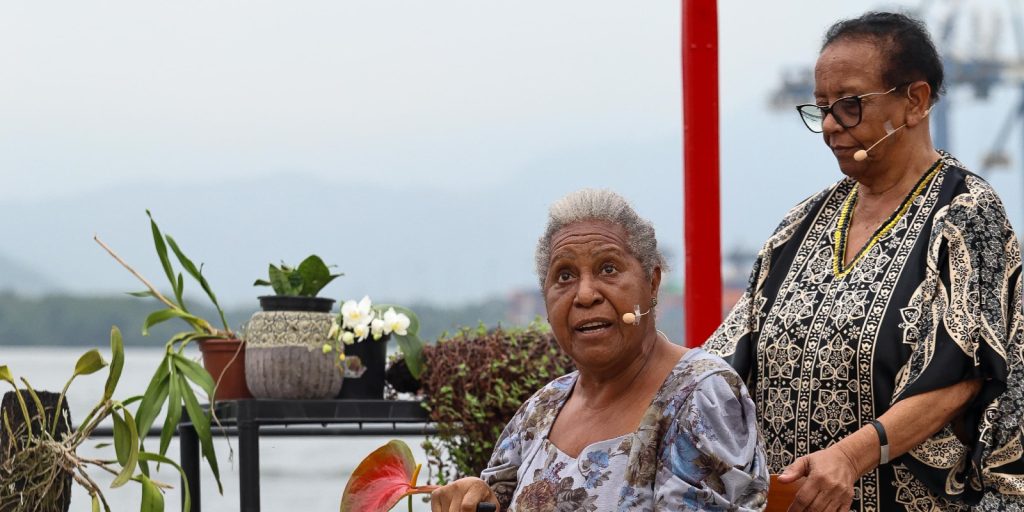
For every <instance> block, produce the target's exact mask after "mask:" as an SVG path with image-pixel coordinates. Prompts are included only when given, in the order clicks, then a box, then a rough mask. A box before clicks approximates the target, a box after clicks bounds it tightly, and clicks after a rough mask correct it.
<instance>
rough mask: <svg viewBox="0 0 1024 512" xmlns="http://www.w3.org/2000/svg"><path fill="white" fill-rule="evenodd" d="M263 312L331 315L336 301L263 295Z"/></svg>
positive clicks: (261, 298)
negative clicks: (306, 312)
mask: <svg viewBox="0 0 1024 512" xmlns="http://www.w3.org/2000/svg"><path fill="white" fill-rule="evenodd" d="M259 299H260V308H262V309H263V311H316V312H318V313H330V312H331V307H332V306H333V305H334V299H327V298H324V297H299V296H296V295H263V296H261V297H259Z"/></svg>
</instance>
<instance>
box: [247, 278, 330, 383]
mask: <svg viewBox="0 0 1024 512" xmlns="http://www.w3.org/2000/svg"><path fill="white" fill-rule="evenodd" d="M268 298H269V299H270V300H266V301H265V300H264V299H268ZM302 299H305V300H302ZM260 302H261V305H263V306H264V309H265V310H264V311H259V312H257V313H255V314H253V316H252V318H251V319H250V320H249V323H248V324H247V325H246V328H245V338H246V342H247V347H246V355H245V378H246V382H247V383H248V385H249V390H250V391H251V392H252V394H253V396H255V397H256V398H279V399H323V398H334V397H335V396H337V395H338V392H339V391H340V390H341V387H342V386H341V383H342V373H341V371H340V370H339V369H338V367H337V366H336V365H335V362H334V358H335V357H336V356H335V355H334V353H333V352H332V353H331V354H324V353H323V350H322V347H323V346H324V344H325V343H329V342H330V340H329V339H328V338H327V333H328V332H329V331H330V329H331V318H332V315H331V313H330V312H329V311H330V308H331V304H332V303H333V302H334V301H333V300H331V299H321V298H317V297H276V296H271V297H260ZM304 304H305V305H304ZM324 305H326V307H324ZM279 307H288V308H303V307H304V308H306V310H299V309H290V310H284V309H278V308H279ZM267 309H269V310H267ZM318 309H319V310H318Z"/></svg>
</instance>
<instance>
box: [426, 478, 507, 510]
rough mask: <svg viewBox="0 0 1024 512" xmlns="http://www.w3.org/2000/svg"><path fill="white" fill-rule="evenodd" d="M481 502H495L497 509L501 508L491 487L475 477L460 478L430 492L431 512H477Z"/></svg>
mask: <svg viewBox="0 0 1024 512" xmlns="http://www.w3.org/2000/svg"><path fill="white" fill-rule="evenodd" d="M480 503H493V504H494V506H495V510H498V509H500V508H501V507H500V506H499V505H498V497H497V496H495V495H494V492H493V491H491V487H490V486H488V485H487V483H486V482H484V481H483V480H481V479H479V478H475V477H467V478H460V479H458V480H456V481H454V482H452V483H450V484H448V485H446V486H444V487H441V488H439V489H435V490H434V492H432V493H430V510H431V512H476V506H477V505H478V504H480ZM499 512H500V511H499Z"/></svg>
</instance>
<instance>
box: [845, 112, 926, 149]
mask: <svg viewBox="0 0 1024 512" xmlns="http://www.w3.org/2000/svg"><path fill="white" fill-rule="evenodd" d="M931 112H932V109H931V108H930V107H929V108H928V110H926V111H925V112H924V116H925V117H928V114H931ZM905 126H907V123H903V124H901V125H900V127H899V128H896V129H895V130H894V129H893V128H892V123H891V122H889V121H886V122H885V137H882V138H881V139H878V142H875V143H874V144H872V145H871V147H869V148H867V149H860V150H857V152H856V153H854V154H853V159H854V160H856V161H858V162H863V161H864V160H867V159H868V151H871V150H872V149H875V146H877V145H879V144H881V143H882V141H883V140H885V139H888V138H889V136H890V135H892V134H894V133H896V132H898V131H900V130H902V129H903V127H905Z"/></svg>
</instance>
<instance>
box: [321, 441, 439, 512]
mask: <svg viewBox="0 0 1024 512" xmlns="http://www.w3.org/2000/svg"><path fill="white" fill-rule="evenodd" d="M419 472H420V466H419V465H418V464H416V460H415V459H413V456H412V450H410V449H409V446H408V445H407V444H405V443H403V442H402V441H398V440H392V441H390V442H388V444H386V445H384V446H381V447H380V448H377V449H376V450H374V451H373V453H371V454H369V455H367V456H366V458H365V459H363V461H362V462H360V463H359V467H357V468H356V470H355V471H353V472H352V478H350V479H349V481H348V485H346V486H345V493H344V494H342V496H341V512H387V511H388V510H391V507H393V506H395V504H396V503H398V502H399V500H401V499H402V498H404V497H406V496H408V495H410V494H423V493H429V492H431V491H433V490H434V489H437V486H436V485H421V486H417V485H416V477H417V476H418V475H419Z"/></svg>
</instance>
